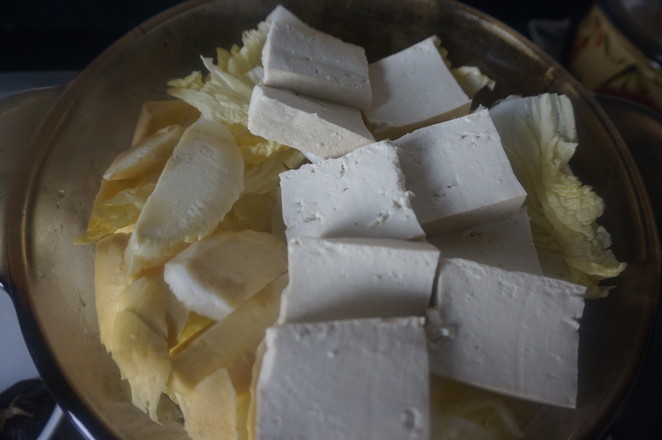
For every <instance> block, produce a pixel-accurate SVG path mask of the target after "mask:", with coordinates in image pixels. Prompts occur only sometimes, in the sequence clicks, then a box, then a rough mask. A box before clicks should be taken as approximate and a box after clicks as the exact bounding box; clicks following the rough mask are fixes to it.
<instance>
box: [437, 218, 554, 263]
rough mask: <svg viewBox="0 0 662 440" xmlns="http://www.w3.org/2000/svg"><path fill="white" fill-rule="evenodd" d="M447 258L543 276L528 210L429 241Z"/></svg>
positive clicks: (438, 236)
mask: <svg viewBox="0 0 662 440" xmlns="http://www.w3.org/2000/svg"><path fill="white" fill-rule="evenodd" d="M427 239H428V242H429V243H432V244H433V245H435V246H436V247H437V248H439V249H440V250H441V252H442V254H443V256H444V257H445V258H464V259H465V260H472V261H476V262H478V263H483V264H487V265H490V266H496V267H499V268H501V269H506V270H516V271H520V272H528V273H533V274H537V275H543V271H542V268H541V267H540V262H539V260H538V253H537V251H536V247H535V245H534V244H533V235H532V233H531V223H530V218H529V215H528V214H527V211H526V208H522V209H520V211H519V212H518V213H517V214H515V215H514V216H512V217H508V218H506V219H503V220H497V221H494V222H490V223H484V224H481V225H477V226H472V227H470V228H466V229H461V230H458V231H454V232H448V233H446V234H440V235H432V236H428V237H427Z"/></svg>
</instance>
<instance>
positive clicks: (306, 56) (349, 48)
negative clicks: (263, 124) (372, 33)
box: [262, 14, 372, 109]
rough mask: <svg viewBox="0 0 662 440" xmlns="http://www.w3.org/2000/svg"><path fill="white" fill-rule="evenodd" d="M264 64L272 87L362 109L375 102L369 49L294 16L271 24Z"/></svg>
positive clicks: (266, 76)
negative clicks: (366, 49) (305, 23)
mask: <svg viewBox="0 0 662 440" xmlns="http://www.w3.org/2000/svg"><path fill="white" fill-rule="evenodd" d="M281 15H282V14H281ZM262 64H263V66H264V79H263V81H264V84H265V85H267V86H270V87H279V88H284V89H288V90H292V91H294V92H298V93H301V94H303V95H306V96H309V97H312V98H317V99H321V100H324V101H329V102H335V103H338V104H342V105H346V106H349V107H354V108H358V109H367V108H368V106H369V105H370V102H371V100H372V89H371V87H370V80H369V78H368V60H367V58H366V56H365V50H364V49H363V48H362V47H360V46H357V45H354V44H350V43H346V42H344V41H342V40H340V39H339V38H336V37H334V36H331V35H329V34H326V33H324V32H320V31H318V30H316V29H313V28H312V27H310V26H307V25H304V24H299V23H294V24H293V22H292V19H291V17H290V18H289V19H286V21H274V22H272V23H271V27H270V29H269V33H268V35H267V40H266V42H265V43H264V48H263V49H262Z"/></svg>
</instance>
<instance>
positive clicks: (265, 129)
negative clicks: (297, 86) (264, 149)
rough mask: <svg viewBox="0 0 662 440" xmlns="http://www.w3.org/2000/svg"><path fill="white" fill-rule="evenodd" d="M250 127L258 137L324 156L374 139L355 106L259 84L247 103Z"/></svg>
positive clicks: (340, 154)
mask: <svg viewBox="0 0 662 440" xmlns="http://www.w3.org/2000/svg"><path fill="white" fill-rule="evenodd" d="M248 129H249V130H250V131H251V133H253V134H254V135H256V136H262V137H263V138H265V139H268V140H271V141H275V142H278V143H280V144H284V145H288V146H290V147H293V148H296V149H297V150H300V151H302V152H303V153H310V154H313V155H314V156H317V157H320V158H324V159H325V158H330V157H338V156H342V155H343V154H346V153H349V152H350V151H353V150H355V149H357V148H358V147H360V146H362V145H366V144H370V143H372V142H374V140H375V139H374V138H373V136H372V134H371V133H370V131H369V130H368V129H367V127H366V126H365V123H364V122H363V118H362V117H361V112H360V111H359V110H357V109H355V108H352V107H347V106H344V105H340V104H335V103H331V102H326V101H321V100H318V99H313V98H308V97H305V96H301V95H299V94H297V93H294V92H292V91H289V90H286V89H279V88H274V87H267V86H264V85H259V84H258V85H256V86H255V87H254V88H253V93H252V95H251V101H250V105H249V106H248Z"/></svg>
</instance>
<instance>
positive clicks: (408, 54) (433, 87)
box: [365, 36, 471, 139]
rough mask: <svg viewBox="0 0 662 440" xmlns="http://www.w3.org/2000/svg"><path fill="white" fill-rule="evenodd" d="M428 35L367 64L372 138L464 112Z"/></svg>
mask: <svg viewBox="0 0 662 440" xmlns="http://www.w3.org/2000/svg"><path fill="white" fill-rule="evenodd" d="M439 44H440V40H439V38H438V37H436V36H432V37H429V38H427V39H425V40H423V41H421V42H419V43H417V44H415V45H413V46H411V47H409V48H407V49H404V50H402V51H400V52H398V53H395V54H393V55H390V56H388V57H386V58H382V59H381V60H379V61H377V62H374V63H371V64H370V65H369V67H368V72H369V76H370V84H371V86H372V103H371V104H370V107H369V108H368V109H367V110H366V111H365V116H366V119H367V120H368V125H369V126H370V128H371V130H372V132H373V134H374V135H375V137H376V138H377V139H385V138H391V139H395V138H397V137H400V136H402V135H404V134H405V133H408V132H411V131H413V130H415V129H417V128H420V127H424V126H426V125H431V124H435V123H438V122H442V121H447V120H449V119H452V118H456V117H460V116H464V115H466V114H467V113H469V110H470V108H471V99H470V98H469V97H468V96H467V95H466V94H465V93H464V91H462V88H461V87H460V85H459V84H458V83H457V81H456V80H455V78H454V77H453V75H452V73H451V72H450V70H449V69H448V67H447V66H446V63H445V62H444V59H443V58H442V57H441V54H440V53H439Z"/></svg>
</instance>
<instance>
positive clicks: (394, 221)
mask: <svg viewBox="0 0 662 440" xmlns="http://www.w3.org/2000/svg"><path fill="white" fill-rule="evenodd" d="M280 187H281V199H282V207H283V221H284V223H285V226H286V230H285V234H286V237H287V239H288V240H289V239H291V238H295V237H367V238H396V239H402V240H408V239H411V238H419V237H422V236H423V235H424V233H423V229H421V226H420V224H419V223H418V219H417V218H416V214H414V211H413V209H412V207H411V202H410V197H411V193H410V192H408V191H407V190H406V189H405V180H404V176H403V174H402V171H401V169H400V162H399V159H398V152H397V148H396V147H395V145H393V144H392V143H391V142H388V141H383V142H378V143H374V144H370V145H366V146H364V147H361V148H359V149H358V150H356V151H353V152H351V153H349V154H347V155H345V156H343V157H339V158H337V159H327V160H322V161H318V162H315V163H313V164H305V165H302V166H301V167H300V168H299V169H296V170H289V171H285V172H283V173H281V174H280Z"/></svg>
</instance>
